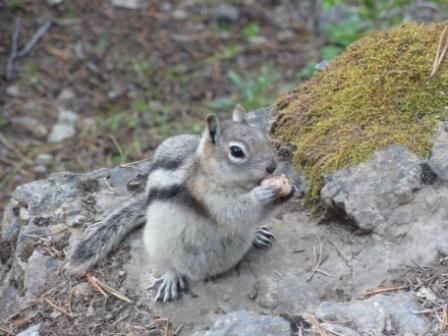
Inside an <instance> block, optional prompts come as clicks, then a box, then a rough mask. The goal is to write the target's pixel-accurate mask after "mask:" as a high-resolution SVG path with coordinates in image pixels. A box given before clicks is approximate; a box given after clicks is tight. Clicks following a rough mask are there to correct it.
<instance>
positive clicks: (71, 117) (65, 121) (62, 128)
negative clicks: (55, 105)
mask: <svg viewBox="0 0 448 336" xmlns="http://www.w3.org/2000/svg"><path fill="white" fill-rule="evenodd" d="M78 119H79V115H78V114H77V113H75V112H73V111H70V110H64V109H62V110H60V111H59V116H58V122H57V123H56V124H55V125H54V126H53V128H52V129H51V133H50V135H49V136H48V138H47V141H48V142H51V143H55V142H60V141H63V140H65V139H70V138H72V137H74V136H75V134H76V122H77V121H78Z"/></svg>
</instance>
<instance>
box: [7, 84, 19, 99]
mask: <svg viewBox="0 0 448 336" xmlns="http://www.w3.org/2000/svg"><path fill="white" fill-rule="evenodd" d="M6 94H7V95H8V96H10V97H13V98H18V97H20V96H21V95H22V92H21V91H20V88H19V87H18V86H17V85H11V86H8V87H7V88H6Z"/></svg>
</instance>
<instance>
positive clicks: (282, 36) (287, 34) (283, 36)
mask: <svg viewBox="0 0 448 336" xmlns="http://www.w3.org/2000/svg"><path fill="white" fill-rule="evenodd" d="M294 37H295V35H294V32H292V31H291V30H282V31H281V32H279V33H278V34H277V38H278V39H279V40H280V41H290V40H293V39H294Z"/></svg>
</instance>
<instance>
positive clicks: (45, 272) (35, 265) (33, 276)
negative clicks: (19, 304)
mask: <svg viewBox="0 0 448 336" xmlns="http://www.w3.org/2000/svg"><path fill="white" fill-rule="evenodd" d="M56 265H57V263H56V262H55V260H54V259H52V258H51V257H48V256H46V255H44V254H42V253H41V252H39V251H38V250H34V252H33V254H32V255H31V257H30V258H29V259H28V263H27V266H26V268H25V277H24V285H25V289H26V293H27V296H28V297H29V298H30V299H31V298H35V297H37V296H39V295H40V294H41V293H42V291H43V290H44V288H45V284H46V282H47V279H48V277H50V276H51V271H52V270H54V268H55V267H56Z"/></svg>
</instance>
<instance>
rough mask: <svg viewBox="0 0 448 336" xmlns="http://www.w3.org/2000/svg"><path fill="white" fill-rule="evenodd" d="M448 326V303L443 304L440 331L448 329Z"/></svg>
mask: <svg viewBox="0 0 448 336" xmlns="http://www.w3.org/2000/svg"><path fill="white" fill-rule="evenodd" d="M447 326H448V304H446V303H445V304H444V305H443V310H442V320H441V321H440V325H439V329H440V331H446V330H447Z"/></svg>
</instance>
